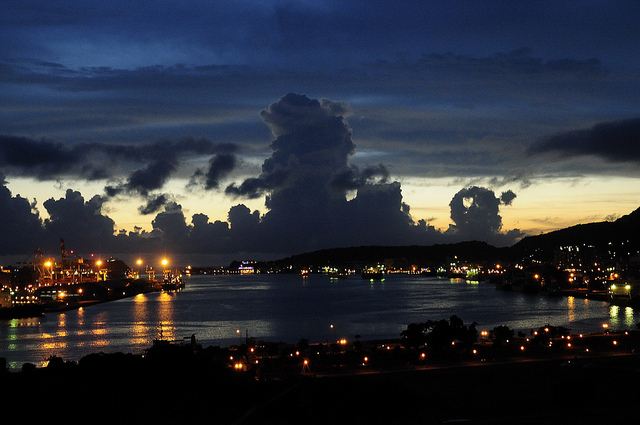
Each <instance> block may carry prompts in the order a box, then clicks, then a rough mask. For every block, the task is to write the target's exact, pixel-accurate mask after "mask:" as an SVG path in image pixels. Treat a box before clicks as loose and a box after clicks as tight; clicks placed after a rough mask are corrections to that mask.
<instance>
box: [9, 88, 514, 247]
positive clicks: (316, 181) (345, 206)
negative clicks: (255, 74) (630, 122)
mask: <svg viewBox="0 0 640 425" xmlns="http://www.w3.org/2000/svg"><path fill="white" fill-rule="evenodd" d="M348 111H349V109H348V108H347V107H346V105H345V104H343V103H338V102H332V101H329V100H314V99H310V98H308V97H306V96H304V95H298V94H294V93H289V94H287V95H285V96H283V97H282V98H281V99H280V100H278V101H277V102H275V103H273V104H271V105H270V106H269V107H268V108H267V109H264V110H263V111H262V113H261V117H262V118H263V120H264V122H265V123H266V124H267V125H268V126H269V127H270V129H271V131H272V133H273V136H274V140H273V141H272V143H271V145H270V147H271V149H272V153H271V156H269V157H268V158H267V159H265V160H264V163H263V166H262V173H261V174H260V176H258V177H254V178H249V179H246V180H245V181H244V182H242V184H241V185H240V186H238V188H242V187H245V188H246V187H248V186H250V185H255V186H254V187H255V190H254V192H257V191H262V192H264V194H265V205H266V207H267V210H268V211H267V212H266V213H265V214H263V215H261V214H260V213H259V212H258V211H251V210H250V209H249V208H248V207H247V206H245V205H242V204H239V205H236V206H234V207H232V208H231V209H230V210H229V213H228V217H227V222H223V221H215V222H209V218H208V217H207V216H206V215H204V214H201V213H195V214H194V215H193V216H192V220H191V224H188V223H187V219H186V217H185V215H184V211H183V210H182V206H181V205H180V204H178V203H176V202H175V201H173V200H172V198H171V196H170V195H168V194H159V193H156V192H155V191H156V190H158V189H160V188H161V187H162V186H163V182H164V179H165V178H166V176H167V175H168V174H170V173H171V172H172V170H173V165H172V164H171V163H170V162H162V161H161V160H160V159H159V158H160V155H159V154H158V153H157V152H156V153H153V152H151V151H148V153H149V154H150V156H151V158H152V159H153V161H152V162H149V163H148V166H147V167H146V168H142V169H139V170H136V171H135V172H133V173H131V174H130V176H129V179H128V180H127V181H126V182H125V183H124V184H123V185H122V186H120V187H119V188H113V187H112V188H111V190H112V193H110V194H111V195H115V194H117V193H118V190H122V191H133V192H136V193H139V194H141V195H144V196H145V200H146V204H145V205H144V206H142V207H140V209H139V211H140V212H141V213H143V214H156V215H155V218H154V219H153V220H152V221H151V224H152V226H153V230H152V231H151V232H149V233H147V232H141V231H140V229H137V230H136V231H134V232H130V233H129V234H127V233H126V232H124V231H119V232H116V228H115V223H114V221H113V220H112V219H111V218H109V217H108V216H107V215H105V212H104V210H103V209H104V203H105V201H106V200H107V199H108V198H106V197H101V196H97V195H96V196H94V197H92V198H91V199H89V200H85V199H84V198H83V196H82V195H81V194H80V192H77V191H74V190H71V189H69V190H67V192H66V194H65V196H64V197H63V198H60V199H53V198H51V199H48V200H46V201H45V202H44V204H43V206H44V208H45V209H46V211H47V213H48V215H49V218H47V219H45V220H41V219H40V218H39V215H38V213H37V210H36V205H35V202H33V203H29V202H28V201H27V200H26V199H24V198H21V197H19V196H16V197H13V196H11V193H10V192H9V191H8V189H7V188H6V187H4V186H3V187H2V191H0V195H1V196H0V216H2V217H4V218H5V220H6V222H7V223H8V224H9V225H17V226H21V227H22V228H23V229H29V228H31V231H30V232H29V236H30V237H29V238H24V241H25V247H24V248H25V249H26V248H28V246H26V245H30V244H33V243H35V239H37V238H42V239H43V240H49V241H57V240H58V239H59V238H61V237H62V238H64V239H65V241H67V245H68V246H71V247H76V249H78V250H81V249H85V250H87V249H91V250H97V249H103V250H108V249H114V248H115V247H117V249H118V250H119V252H135V251H136V250H140V249H147V250H158V249H165V250H166V249H171V250H172V251H174V252H175V251H180V252H185V253H189V252H191V253H195V252H197V253H203V252H227V253H233V252H261V253H286V252H289V253H290V252H303V251H308V250H314V249H321V248H330V247H336V246H354V245H407V244H432V243H444V242H454V241H459V240H464V239H478V240H486V241H488V242H490V243H495V244H497V245H500V246H503V245H509V244H511V243H513V242H515V240H516V239H517V238H518V237H521V236H522V234H521V233H520V232H519V231H518V230H512V231H509V232H507V233H503V232H502V230H501V229H502V222H501V217H500V215H499V208H500V206H501V205H510V204H511V203H512V201H513V199H514V198H515V193H513V192H512V191H506V192H503V193H502V195H501V197H500V198H497V197H496V196H495V194H494V193H493V192H492V191H490V190H488V189H484V188H480V187H471V188H469V189H464V190H463V191H460V192H459V193H458V194H457V195H456V196H455V197H454V199H453V200H452V201H451V218H452V220H453V221H454V223H455V224H454V225H452V226H451V228H450V229H449V230H448V231H446V232H440V231H438V230H436V229H435V228H434V227H433V226H431V225H429V223H427V222H426V221H424V220H419V221H418V222H414V220H413V218H412V217H411V214H410V207H409V206H408V205H407V204H405V203H404V202H403V199H402V188H401V186H400V183H398V182H396V181H390V180H391V177H390V173H389V171H388V170H387V168H386V167H385V166H383V165H382V164H377V165H372V166H361V167H356V166H355V165H353V164H350V163H349V159H350V157H352V156H353V155H354V153H355V144H354V142H353V138H352V131H351V127H350V126H349V124H348V122H347V120H346V118H345V116H344V115H346V114H347V113H348ZM52 146H54V147H56V146H57V145H55V144H54V145H52ZM150 146H151V145H150ZM152 146H154V147H155V148H158V147H159V146H164V148H165V149H168V150H169V151H171V150H173V151H174V152H185V151H189V152H199V153H202V152H205V153H211V151H212V150H213V151H214V154H213V156H211V157H210V158H211V159H210V161H209V170H208V172H210V171H211V169H212V168H214V167H216V171H215V172H211V173H210V175H209V177H210V180H209V183H211V182H215V181H216V180H215V179H218V180H217V181H218V183H219V178H220V177H221V176H222V175H223V174H225V173H226V172H228V171H229V170H231V169H232V168H233V167H232V166H233V165H234V164H235V162H234V161H235V159H234V158H233V152H234V151H235V147H234V146H233V145H229V146H215V147H212V146H210V145H209V144H208V143H205V142H203V141H196V140H184V141H182V142H180V143H176V142H168V141H164V142H162V143H159V144H157V145H152ZM94 148H95V146H94ZM140 148H141V147H140V146H138V147H129V148H128V149H129V150H128V151H127V152H126V153H125V154H124V156H130V155H133V154H140V153H141V152H140V151H136V149H140ZM148 148H149V146H146V147H145V149H148ZM94 153H95V152H94ZM23 166H24V165H23ZM1 177H2V178H1V179H0V180H2V181H5V180H6V177H5V176H1ZM201 177H202V178H204V177H205V173H204V172H203V173H202V175H201ZM230 187H233V186H230ZM354 191H355V196H353V197H351V198H350V199H348V196H347V195H349V196H352V195H353V194H352V192H354ZM248 192H249V193H250V194H251V193H252V192H251V191H248ZM238 194H240V192H238ZM116 233H117V234H116Z"/></svg>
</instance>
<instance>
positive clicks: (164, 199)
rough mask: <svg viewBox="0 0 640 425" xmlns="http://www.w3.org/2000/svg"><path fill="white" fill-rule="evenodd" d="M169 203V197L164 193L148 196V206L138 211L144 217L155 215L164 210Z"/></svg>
mask: <svg viewBox="0 0 640 425" xmlns="http://www.w3.org/2000/svg"><path fill="white" fill-rule="evenodd" d="M168 202H169V197H168V196H167V195H166V194H164V193H162V194H159V195H154V196H148V197H147V203H146V205H143V206H141V207H139V208H138V211H139V212H140V214H142V215H148V214H153V213H156V212H158V211H160V210H161V209H162V207H163V206H165V205H166V204H167V203H168Z"/></svg>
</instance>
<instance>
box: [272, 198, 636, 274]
mask: <svg viewBox="0 0 640 425" xmlns="http://www.w3.org/2000/svg"><path fill="white" fill-rule="evenodd" d="M569 245H571V246H584V245H587V246H593V247H594V248H596V249H598V250H606V249H608V247H610V246H614V247H615V248H616V249H617V248H618V247H621V246H624V247H625V248H626V249H628V251H636V252H637V251H638V250H640V208H638V209H636V210H635V211H633V212H632V213H630V214H627V215H625V216H623V217H620V218H619V219H617V220H615V221H611V222H609V221H604V222H594V223H587V224H578V225H575V226H571V227H568V228H566V229H561V230H556V231H553V232H549V233H545V234H541V235H536V236H527V237H525V238H523V239H522V240H521V241H519V242H518V243H516V244H515V245H513V246H511V247H505V248H496V247H494V246H492V245H489V244H487V243H486V242H480V241H469V242H460V243H454V244H438V245H429V246H421V245H409V246H360V247H349V248H334V249H324V250H319V251H314V252H308V253H303V254H299V255H294V256H291V257H287V258H283V259H280V260H276V261H273V262H270V263H269V264H270V265H272V266H282V267H289V266H291V267H293V268H294V269H295V268H305V267H311V266H313V267H322V266H325V265H326V266H329V265H331V266H336V267H354V268H358V267H364V266H367V265H372V264H375V263H382V262H384V261H385V260H388V259H393V260H394V261H395V262H396V264H401V265H417V266H420V267H429V266H435V265H441V264H444V263H446V262H448V261H452V260H455V259H457V260H459V261H461V262H465V261H466V262H478V263H482V262H500V261H502V262H506V261H519V260H521V259H523V258H526V257H527V256H529V255H531V254H532V253H535V254H536V258H538V259H541V260H551V259H552V258H553V253H554V251H555V250H556V248H558V247H560V246H569Z"/></svg>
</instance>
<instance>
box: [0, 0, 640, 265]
mask: <svg viewBox="0 0 640 425" xmlns="http://www.w3.org/2000/svg"><path fill="white" fill-rule="evenodd" d="M639 17H640V3H638V2H637V1H563V2H557V1H536V2H515V1H512V0H509V1H490V2H489V1H450V2H436V1H393V2H391V1H389V2H385V1H377V2H369V1H367V2H365V1H317V0H314V1H264V0H261V1H234V2H217V1H175V0H174V1H171V2H168V1H162V0H160V1H153V2H151V1H144V2H142V1H126V2H125V1H120V0H114V1H109V2H86V1H62V0H61V1H55V2H51V1H42V0H36V1H23V0H3V1H2V2H0V108H1V109H0V182H2V187H0V220H1V221H0V222H1V223H2V225H3V230H2V232H1V234H0V242H1V243H0V255H4V256H16V257H17V258H19V257H21V256H22V257H27V256H29V255H31V253H32V252H33V251H34V250H35V248H36V247H38V246H40V247H42V248H43V249H45V251H46V252H48V253H50V255H52V256H53V255H57V254H58V251H56V249H57V244H58V241H59V238H64V239H65V241H66V245H67V249H70V250H75V251H76V252H78V253H80V254H81V255H87V254H88V253H94V252H95V253H101V254H109V253H128V254H131V255H134V254H135V255H138V253H150V252H160V251H162V252H165V253H174V254H177V253H180V254H185V255H191V256H196V255H198V256H200V257H199V258H201V259H203V261H204V259H205V258H209V259H211V261H214V260H218V259H220V260H221V261H223V260H224V261H226V260H227V259H228V258H238V259H240V258H239V257H254V258H255V257H259V259H265V258H277V257H280V256H284V255H291V254H296V253H301V252H307V251H312V250H316V249H321V248H330V247H343V246H359V245H410V244H425V245H429V244H433V243H449V242H456V241H460V240H471V239H475V240H484V241H487V242H489V243H491V244H493V245H496V246H508V245H511V244H513V243H515V242H516V241H518V240H519V239H520V238H522V237H523V236H525V235H535V234H540V233H542V232H548V231H551V230H555V229H558V228H564V227H568V226H571V225H575V224H579V223H587V222H593V221H604V220H614V219H616V218H618V217H620V216H622V215H625V214H628V213H630V212H631V211H633V210H635V209H636V208H638V206H640V196H639V195H640V185H639V184H638V183H639V180H640V174H639V173H638V171H639V165H640V49H639V48H638V43H639V41H640V25H639V24H638V18H639Z"/></svg>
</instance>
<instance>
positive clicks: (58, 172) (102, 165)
mask: <svg viewBox="0 0 640 425" xmlns="http://www.w3.org/2000/svg"><path fill="white" fill-rule="evenodd" d="M219 151H223V152H233V151H235V145H230V144H216V143H213V142H211V141H209V140H206V139H195V138H181V139H178V140H175V141H172V140H159V141H157V142H147V143H137V144H120V143H111V144H108V143H74V144H65V143H62V142H58V141H53V140H47V139H40V140H36V139H32V138H28V137H15V136H8V135H0V166H2V167H3V168H4V169H5V170H10V171H12V172H14V173H15V174H17V175H21V176H29V177H34V178H37V179H40V180H52V179H53V180H55V179H58V178H61V177H82V178H86V179H98V178H99V179H104V178H117V177H119V176H121V175H122V174H123V173H126V170H127V169H128V168H129V169H130V168H131V167H132V165H135V164H145V167H144V168H140V169H138V170H135V171H134V172H133V173H132V174H131V175H130V176H129V180H128V183H127V185H128V188H129V189H133V190H138V191H144V190H151V189H156V188H159V187H161V186H162V183H163V179H164V178H166V176H167V175H168V174H170V173H171V172H172V171H174V169H175V166H176V165H175V164H176V163H175V162H174V161H180V160H182V159H184V158H187V157H194V156H201V155H211V154H215V153H217V152H219Z"/></svg>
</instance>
